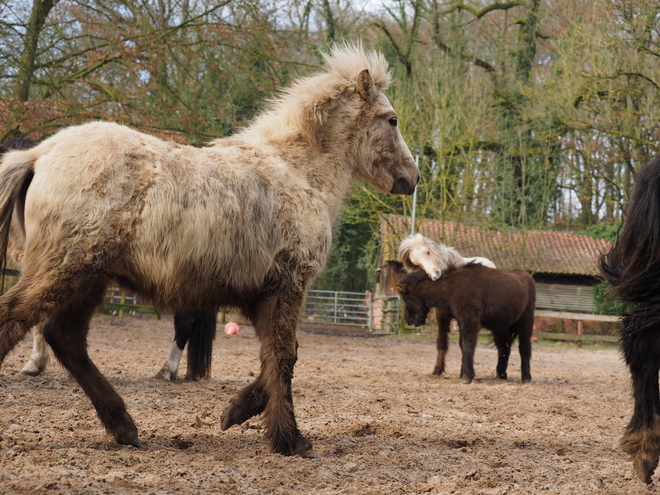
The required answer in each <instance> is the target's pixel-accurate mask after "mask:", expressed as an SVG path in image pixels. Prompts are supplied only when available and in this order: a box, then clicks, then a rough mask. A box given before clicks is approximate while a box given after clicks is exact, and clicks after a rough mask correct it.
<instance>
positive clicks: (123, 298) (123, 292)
mask: <svg viewBox="0 0 660 495" xmlns="http://www.w3.org/2000/svg"><path fill="white" fill-rule="evenodd" d="M119 303H120V304H122V305H123V304H126V291H125V290H123V291H121V299H120V301H119ZM122 316H124V310H123V309H120V310H119V317H120V318H121V317H122Z"/></svg>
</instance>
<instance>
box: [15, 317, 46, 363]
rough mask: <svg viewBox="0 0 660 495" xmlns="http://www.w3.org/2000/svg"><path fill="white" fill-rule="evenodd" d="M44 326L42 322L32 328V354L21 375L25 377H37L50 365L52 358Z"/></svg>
mask: <svg viewBox="0 0 660 495" xmlns="http://www.w3.org/2000/svg"><path fill="white" fill-rule="evenodd" d="M44 325H45V322H41V323H39V324H38V325H35V326H33V327H32V354H31V355H30V359H29V360H28V362H27V363H26V364H25V366H23V369H22V370H21V373H23V374H24V375H30V376H37V375H39V374H40V373H41V372H42V371H43V370H45V369H46V366H47V365H48V360H49V359H50V356H49V352H48V344H46V340H45V339H44V333H43V332H44Z"/></svg>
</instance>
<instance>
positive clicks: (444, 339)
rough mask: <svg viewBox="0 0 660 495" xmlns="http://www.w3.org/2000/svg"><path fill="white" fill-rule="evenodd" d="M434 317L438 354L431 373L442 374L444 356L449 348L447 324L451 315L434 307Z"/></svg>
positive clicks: (449, 322)
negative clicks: (436, 327) (436, 328)
mask: <svg viewBox="0 0 660 495" xmlns="http://www.w3.org/2000/svg"><path fill="white" fill-rule="evenodd" d="M435 319H436V321H437V323H438V338H437V341H436V348H437V351H438V354H437V356H436V360H435V368H434V369H433V374H434V375H442V374H443V373H444V372H445V356H446V355H447V350H448V349H449V328H450V327H449V325H450V324H451V316H450V315H448V314H445V313H443V312H441V311H440V310H439V309H436V310H435Z"/></svg>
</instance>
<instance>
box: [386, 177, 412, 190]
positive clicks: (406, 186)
mask: <svg viewBox="0 0 660 495" xmlns="http://www.w3.org/2000/svg"><path fill="white" fill-rule="evenodd" d="M414 191H415V186H413V185H411V184H410V182H408V179H405V178H404V177H399V178H398V179H397V180H395V181H394V185H393V186H392V190H391V191H390V193H391V194H412V193H413V192H414Z"/></svg>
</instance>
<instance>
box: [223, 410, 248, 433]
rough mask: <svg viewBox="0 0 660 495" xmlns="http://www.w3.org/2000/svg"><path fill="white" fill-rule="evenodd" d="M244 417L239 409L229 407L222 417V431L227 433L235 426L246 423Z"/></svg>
mask: <svg viewBox="0 0 660 495" xmlns="http://www.w3.org/2000/svg"><path fill="white" fill-rule="evenodd" d="M242 416H243V414H242V413H241V410H240V409H239V408H238V407H236V406H229V407H227V408H226V409H225V410H224V411H223V412H222V416H220V429H221V430H222V431H225V430H228V429H229V428H230V427H232V426H234V425H240V424H242V423H243V422H244V421H245V419H242Z"/></svg>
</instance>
